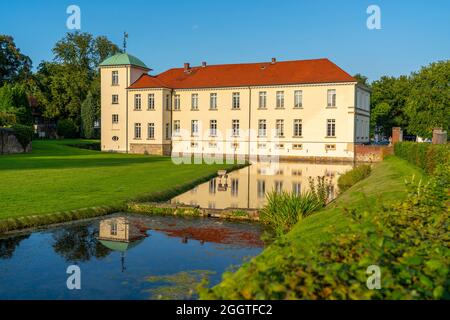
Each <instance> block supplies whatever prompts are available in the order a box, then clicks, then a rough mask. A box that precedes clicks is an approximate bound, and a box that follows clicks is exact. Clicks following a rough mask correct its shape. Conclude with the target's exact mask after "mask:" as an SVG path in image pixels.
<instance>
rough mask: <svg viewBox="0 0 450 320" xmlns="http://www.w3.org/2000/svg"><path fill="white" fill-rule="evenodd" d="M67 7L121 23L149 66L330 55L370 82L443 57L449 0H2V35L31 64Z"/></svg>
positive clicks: (44, 53) (101, 27) (59, 28)
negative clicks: (371, 23) (371, 15)
mask: <svg viewBox="0 0 450 320" xmlns="http://www.w3.org/2000/svg"><path fill="white" fill-rule="evenodd" d="M71 4H75V5H78V6H79V7H80V9H81V31H84V32H90V33H92V34H94V35H106V36H107V37H108V38H109V39H111V40H112V41H114V42H115V43H117V44H118V45H121V43H122V34H123V31H125V30H126V31H127V32H128V33H129V40H128V52H129V53H131V54H133V55H135V56H137V57H139V58H140V59H141V60H143V61H144V62H145V63H146V64H147V65H148V66H150V67H151V68H153V69H154V70H155V73H158V72H161V71H164V70H166V69H168V68H171V67H181V66H182V65H183V63H184V62H190V63H191V64H193V65H197V64H200V63H201V61H207V62H208V63H209V64H219V63H240V62H258V61H268V60H270V58H271V57H276V58H277V59H278V60H296V59H311V58H323V57H327V58H329V59H331V60H332V61H334V62H335V63H337V64H338V65H339V66H341V67H342V68H343V69H345V70H346V71H348V72H349V73H351V74H355V73H358V72H359V73H362V74H365V75H367V76H369V78H370V79H371V80H375V79H378V78H379V77H380V76H382V75H394V76H396V75H399V74H409V73H410V72H411V71H414V70H418V69H419V68H420V67H421V66H423V65H427V64H428V63H430V62H433V61H437V60H444V59H449V58H450V1H448V0H435V1H414V0H410V1H401V0H385V1H381V0H370V1H366V0H342V1H337V0H335V1H333V0H328V1H327V0H315V1H306V0H304V1H300V0H258V1H256V0H241V1H237V0H226V1H225V0H222V1H217V0H209V1H204V0H184V1H182V0H178V1H177V0H166V1H152V0H147V1H141V0H132V1H115V0H109V1H106V0H91V1H81V0H72V1H50V0H49V1H45V0H41V1H25V0H15V1H5V0H2V1H1V2H0V33H2V34H9V35H12V36H13V37H14V39H15V41H16V44H17V46H19V48H20V49H21V50H22V52H23V53H25V54H27V55H29V56H30V57H31V58H32V60H33V64H34V66H37V65H38V64H39V62H40V61H42V60H51V59H52V58H53V56H52V52H51V48H52V47H53V45H54V43H55V42H56V41H57V40H59V39H61V38H62V37H63V36H64V34H65V33H66V32H68V31H69V30H68V29H67V28H66V20H67V17H68V14H67V13H66V8H67V7H68V6H69V5H71ZM371 4H376V5H378V6H379V7H380V8H381V24H382V29H381V30H369V29H368V28H367V27H366V20H367V17H368V14H367V13H366V9H367V7H368V6H369V5H371Z"/></svg>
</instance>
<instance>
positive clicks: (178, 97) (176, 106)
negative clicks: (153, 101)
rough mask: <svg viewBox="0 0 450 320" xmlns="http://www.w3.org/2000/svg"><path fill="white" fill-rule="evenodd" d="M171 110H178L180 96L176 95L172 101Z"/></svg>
mask: <svg viewBox="0 0 450 320" xmlns="http://www.w3.org/2000/svg"><path fill="white" fill-rule="evenodd" d="M173 110H180V95H179V94H176V95H175V97H174V100H173Z"/></svg>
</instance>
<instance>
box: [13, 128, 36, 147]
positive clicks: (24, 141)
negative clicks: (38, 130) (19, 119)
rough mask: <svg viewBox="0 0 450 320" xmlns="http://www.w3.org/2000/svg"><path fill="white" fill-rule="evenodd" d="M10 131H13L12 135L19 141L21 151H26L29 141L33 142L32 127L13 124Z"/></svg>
mask: <svg viewBox="0 0 450 320" xmlns="http://www.w3.org/2000/svg"><path fill="white" fill-rule="evenodd" d="M11 129H12V130H13V131H14V135H15V136H16V138H17V140H18V141H19V143H20V145H21V146H22V147H23V149H26V147H27V146H28V145H29V144H30V142H31V140H33V134H34V130H33V127H31V126H24V125H21V124H15V125H13V126H12V127H11Z"/></svg>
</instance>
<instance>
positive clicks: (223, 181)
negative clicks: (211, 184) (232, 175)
mask: <svg viewBox="0 0 450 320" xmlns="http://www.w3.org/2000/svg"><path fill="white" fill-rule="evenodd" d="M217 174H218V177H217V180H218V181H219V185H218V186H217V191H227V189H228V175H227V171H226V170H219V171H218V172H217Z"/></svg>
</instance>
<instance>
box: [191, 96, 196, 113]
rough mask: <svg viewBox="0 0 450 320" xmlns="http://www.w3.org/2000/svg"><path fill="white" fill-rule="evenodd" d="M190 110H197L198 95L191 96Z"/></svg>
mask: <svg viewBox="0 0 450 320" xmlns="http://www.w3.org/2000/svg"><path fill="white" fill-rule="evenodd" d="M191 110H198V93H193V94H191Z"/></svg>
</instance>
